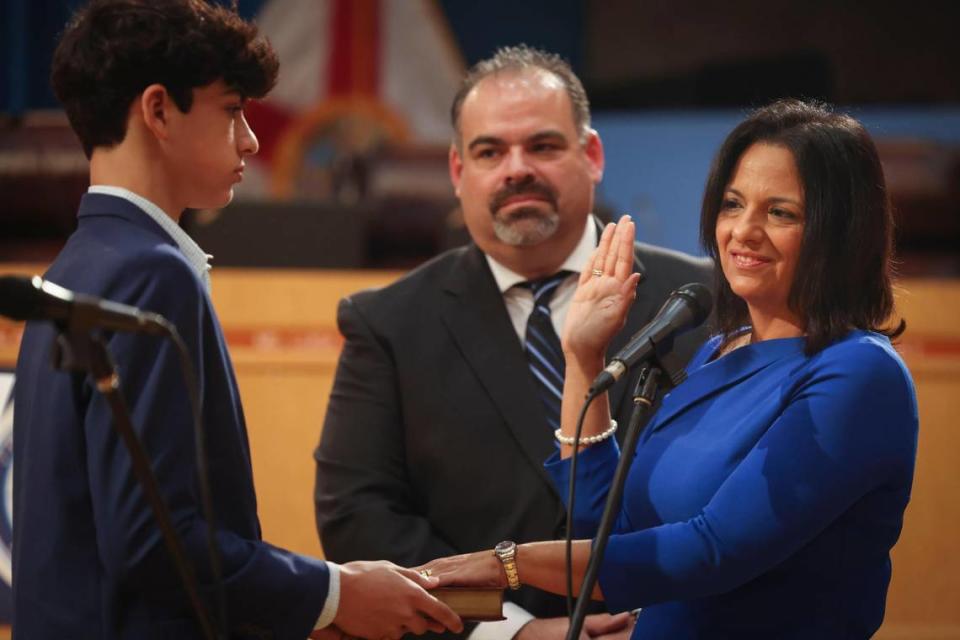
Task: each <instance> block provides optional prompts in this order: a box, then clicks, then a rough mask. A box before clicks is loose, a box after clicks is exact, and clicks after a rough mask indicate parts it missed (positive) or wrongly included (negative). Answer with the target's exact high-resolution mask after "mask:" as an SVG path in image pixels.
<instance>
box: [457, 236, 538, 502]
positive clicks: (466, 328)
mask: <svg viewBox="0 0 960 640" xmlns="http://www.w3.org/2000/svg"><path fill="white" fill-rule="evenodd" d="M440 313H441V317H442V319H443V322H444V324H445V325H446V326H447V329H448V330H449V331H450V333H451V335H452V336H453V339H454V341H455V342H456V344H457V347H458V348H459V350H460V352H461V353H462V354H463V358H464V360H465V361H466V362H467V364H468V365H469V366H470V368H471V369H473V371H474V373H475V374H476V377H477V381H478V383H479V384H478V391H482V392H484V393H486V394H487V396H488V397H489V398H490V400H491V401H492V402H493V404H494V405H495V406H496V407H497V409H498V411H499V412H500V414H501V415H502V416H503V420H504V422H505V423H506V425H507V427H508V428H509V429H510V433H511V435H512V436H513V438H514V439H515V440H516V441H517V444H518V445H519V446H520V449H521V450H522V451H523V453H524V454H525V455H526V457H527V458H528V459H529V461H530V464H532V465H533V466H534V467H535V468H536V469H537V471H538V473H539V474H540V476H541V477H542V478H543V481H544V482H545V483H546V484H547V486H549V487H550V489H551V491H554V488H553V482H552V481H551V480H550V477H549V476H548V475H547V473H546V471H545V470H544V468H543V462H544V460H546V459H547V458H548V457H549V456H550V454H551V453H553V451H554V445H553V437H552V434H550V432H549V427H548V425H547V418H546V415H545V414H544V411H543V408H542V406H541V404H540V401H539V399H538V398H539V396H538V392H537V389H536V387H535V385H534V383H533V380H532V378H531V376H530V375H528V374H527V360H526V356H525V355H524V353H523V345H522V344H521V343H520V340H519V338H518V337H517V334H516V331H515V330H514V328H513V324H512V323H511V322H510V317H509V315H508V314H507V310H506V307H505V306H504V303H503V296H502V294H501V293H500V291H499V290H498V288H497V286H496V282H495V281H494V279H493V275H492V274H491V273H490V269H489V266H488V265H487V263H486V260H485V259H484V256H483V253H482V252H481V251H480V249H479V248H477V247H476V246H475V245H471V246H470V247H469V248H468V249H467V251H466V253H465V254H464V255H463V258H462V260H461V261H460V263H459V264H458V265H457V267H456V268H455V269H454V270H452V271H451V273H450V276H449V277H448V278H447V281H446V282H445V283H444V295H443V297H442V299H441V308H440ZM491 428H494V425H491ZM554 492H555V491H554Z"/></svg>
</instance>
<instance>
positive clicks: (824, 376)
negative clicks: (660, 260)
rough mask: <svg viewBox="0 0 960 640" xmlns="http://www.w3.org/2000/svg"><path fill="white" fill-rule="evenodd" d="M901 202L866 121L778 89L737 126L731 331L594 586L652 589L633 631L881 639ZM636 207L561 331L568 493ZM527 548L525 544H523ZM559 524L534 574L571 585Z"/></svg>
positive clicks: (657, 420)
mask: <svg viewBox="0 0 960 640" xmlns="http://www.w3.org/2000/svg"><path fill="white" fill-rule="evenodd" d="M892 234H893V221H892V215H891V211H890V207H889V202H888V199H887V194H886V189H885V186H884V177H883V171H882V168H881V166H880V161H879V158H878V156H877V152H876V148H875V146H874V144H873V142H872V140H871V139H870V137H869V135H868V134H867V133H866V131H865V130H864V128H863V127H862V125H860V124H859V123H858V122H857V121H856V120H854V119H852V118H850V117H848V116H845V115H841V114H837V113H833V112H831V111H829V110H828V109H826V108H825V107H823V106H820V105H814V104H809V103H804V102H800V101H796V100H785V101H778V102H776V103H773V104H771V105H769V106H767V107H764V108H762V109H759V110H758V111H756V112H754V113H753V114H752V115H751V116H749V117H748V118H747V119H746V120H745V121H744V122H743V123H741V124H740V125H739V126H737V127H736V128H735V129H734V130H733V132H732V133H731V134H730V135H729V136H728V138H727V139H726V141H725V142H724V144H723V146H722V147H721V149H720V151H719V152H718V154H717V157H716V158H715V160H714V163H713V166H712V168H711V172H710V176H709V178H708V181H707V186H706V190H705V194H704V201H703V210H702V216H701V238H702V241H703V244H704V246H705V248H706V250H707V252H708V253H709V254H710V255H711V256H712V257H713V258H714V260H715V261H716V262H717V263H718V265H719V266H720V269H718V274H717V283H716V296H717V300H716V305H715V312H716V327H717V334H716V336H715V337H714V338H713V339H711V340H710V341H708V342H707V343H706V344H705V345H704V346H703V347H702V348H701V349H700V351H699V352H698V353H697V354H696V355H695V356H694V358H693V360H692V361H691V362H690V364H689V365H688V368H687V370H688V379H687V380H686V381H685V382H684V383H682V384H681V385H679V386H678V387H677V388H675V389H674V390H672V391H671V392H670V393H669V394H667V395H666V396H665V397H664V399H663V404H662V406H661V408H660V409H659V411H658V412H657V414H656V415H655V417H654V418H653V420H652V421H651V422H650V424H649V425H648V426H647V428H646V429H645V431H644V433H643V434H642V435H641V439H640V443H639V445H638V446H637V448H636V451H634V452H632V453H631V454H630V455H632V456H633V460H632V465H631V470H630V474H629V476H628V479H627V485H626V490H625V494H624V499H623V504H622V508H621V511H620V514H619V518H618V521H617V524H616V526H615V529H614V533H613V535H612V536H611V538H610V541H609V545H608V547H607V551H606V554H605V557H604V560H603V563H602V565H601V567H600V572H599V581H598V585H597V587H596V588H595V590H594V592H593V595H594V597H595V598H597V599H603V600H604V601H605V603H606V606H607V608H608V609H609V610H610V611H611V612H617V611H628V610H633V609H637V608H641V611H640V614H639V615H638V617H637V620H636V624H635V627H634V630H633V634H632V637H633V638H642V639H644V640H648V639H652V638H670V639H672V640H677V639H686V638H691V639H693V638H696V639H706V638H717V639H721V638H737V639H741V638H811V639H817V640H831V639H848V638H850V639H853V638H869V637H870V636H871V635H872V634H873V633H874V632H875V631H876V630H877V629H878V628H879V626H880V624H881V622H882V620H883V612H884V605H885V600H886V592H887V586H888V584H889V581H890V573H891V564H890V549H891V548H892V547H893V545H894V543H895V542H896V540H897V538H898V536H899V534H900V529H901V526H902V522H903V512H904V509H905V507H906V505H907V502H908V500H909V497H910V488H911V483H912V478H913V469H914V461H915V456H916V443H917V428H918V421H917V404H916V396H915V392H914V388H913V383H912V380H911V378H910V374H909V372H908V371H907V369H906V367H905V365H904V363H903V361H902V360H901V358H900V357H899V355H898V354H897V352H896V351H895V350H894V348H893V347H892V346H891V343H890V339H891V338H895V337H896V336H898V335H899V334H900V333H901V332H902V331H903V329H904V323H903V322H902V321H901V322H899V323H898V324H894V325H893V326H892V327H891V326H890V325H888V324H887V323H888V322H889V318H890V316H891V313H892V312H893V295H892V291H891V278H892V266H891V264H892V255H891V254H892ZM633 235H634V228H633V224H632V223H631V222H630V221H629V220H628V219H627V218H626V217H624V218H623V219H621V220H620V222H618V223H617V224H616V225H609V227H608V228H607V229H606V230H605V231H604V233H603V235H602V239H601V241H600V244H599V246H598V248H597V251H596V253H595V255H594V259H593V269H592V271H585V272H584V273H583V274H581V278H580V284H579V288H578V290H577V293H576V296H575V298H574V302H573V304H572V306H571V309H570V312H569V314H568V317H567V322H566V327H565V329H564V335H563V338H562V343H563V347H564V355H565V357H566V361H567V377H566V381H565V387H564V404H563V420H562V427H561V430H560V433H558V440H559V443H558V451H557V453H556V454H555V455H554V456H553V457H552V458H551V459H549V460H548V461H547V462H546V466H547V469H548V470H549V472H550V474H551V475H552V477H553V479H554V481H555V483H556V486H557V489H558V491H559V492H560V493H561V495H566V487H567V482H568V477H569V471H570V469H569V460H568V457H569V456H570V455H571V453H572V446H571V445H570V444H565V442H568V440H567V439H568V438H570V436H572V434H573V432H574V427H575V423H576V419H577V414H578V412H579V409H580V403H581V399H582V398H583V397H584V395H585V393H586V390H587V388H588V387H589V385H590V382H591V381H592V380H593V378H594V377H595V376H596V375H597V374H598V373H599V372H600V371H601V370H602V368H603V367H604V365H605V362H604V353H605V351H606V347H607V345H608V343H609V342H610V339H611V338H612V337H613V335H614V334H616V332H617V331H618V330H619V329H620V328H621V327H622V326H623V321H624V317H625V314H626V311H627V309H628V307H629V305H630V303H631V302H632V300H633V297H634V295H635V294H634V289H635V287H636V284H637V283H636V276H635V275H632V274H631V272H632V269H631V259H632V257H631V256H632V252H631V246H632V241H633ZM610 424H611V422H610V410H609V406H608V404H607V402H606V401H605V399H604V398H603V397H601V398H599V399H598V400H597V401H595V402H594V404H593V406H592V407H591V409H590V411H589V412H588V414H587V417H586V420H585V423H584V431H583V433H584V435H586V436H593V437H594V438H593V439H594V440H595V442H592V443H591V444H589V445H587V446H581V448H580V453H579V458H578V460H579V461H578V470H577V499H576V502H575V512H574V514H573V518H574V523H575V530H574V535H575V537H577V538H582V539H581V540H578V541H576V542H575V543H574V556H573V560H574V588H575V590H577V589H579V582H580V580H581V578H582V575H583V572H584V569H585V567H586V563H587V558H588V555H589V550H590V544H591V541H590V538H591V537H592V536H593V535H594V534H595V533H596V528H597V523H598V521H599V518H600V513H601V511H602V508H603V503H604V500H605V499H606V495H607V492H608V489H609V485H610V482H611V479H612V476H613V470H614V468H615V466H616V464H617V461H618V458H619V456H620V452H619V451H618V447H617V444H616V440H615V439H614V438H611V437H604V434H608V433H609V432H610V429H609V428H608V427H609V425H610ZM506 546H509V545H506ZM563 546H564V545H563V543H562V542H554V541H551V542H539V543H532V544H523V545H518V546H517V547H516V558H515V560H516V570H517V574H518V576H519V580H520V581H521V582H522V583H524V584H528V585H531V586H534V587H537V588H541V589H544V590H548V591H551V592H554V593H564V592H565V590H566V579H565V574H564V549H563ZM427 568H429V569H431V570H432V571H433V573H434V575H439V576H440V579H441V584H464V585H484V584H487V585H491V584H492V585H500V586H506V585H507V583H508V580H507V576H506V573H505V571H504V567H503V566H502V562H501V560H500V559H498V558H497V557H496V556H494V555H493V554H491V553H489V552H480V553H476V554H467V555H464V556H457V557H454V558H447V559H442V560H438V561H434V562H433V563H430V564H429V565H427Z"/></svg>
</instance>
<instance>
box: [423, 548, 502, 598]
mask: <svg viewBox="0 0 960 640" xmlns="http://www.w3.org/2000/svg"><path fill="white" fill-rule="evenodd" d="M414 570H415V571H419V572H421V573H424V572H428V573H427V575H430V576H433V577H436V578H439V579H440V584H439V585H437V586H440V587H494V588H498V589H505V588H506V587H507V574H506V572H505V571H504V569H503V564H502V563H501V562H500V560H499V559H498V558H497V556H496V555H494V553H493V551H477V552H476V553H464V554H461V555H459V556H450V557H447V558H437V559H436V560H431V561H430V562H428V563H427V564H425V565H422V566H419V567H414Z"/></svg>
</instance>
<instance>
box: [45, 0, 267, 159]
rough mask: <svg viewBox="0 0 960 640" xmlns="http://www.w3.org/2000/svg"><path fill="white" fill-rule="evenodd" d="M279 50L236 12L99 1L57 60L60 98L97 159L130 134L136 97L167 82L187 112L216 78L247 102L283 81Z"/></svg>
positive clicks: (197, 2) (201, 0) (79, 16)
mask: <svg viewBox="0 0 960 640" xmlns="http://www.w3.org/2000/svg"><path fill="white" fill-rule="evenodd" d="M278 68H279V63H278V61H277V56H276V53H274V51H273V48H272V47H271V46H270V44H269V43H268V42H267V41H266V39H264V38H262V37H258V35H257V29H256V27H255V26H254V25H253V24H251V23H249V22H247V21H245V20H243V19H242V18H241V17H240V16H239V15H237V13H236V11H234V10H231V9H228V8H226V7H223V6H220V5H217V4H213V3H210V2H206V1H205V0H93V1H92V2H90V3H89V4H87V5H86V6H85V7H83V8H82V9H80V10H79V11H78V12H77V13H76V14H75V15H74V16H73V18H72V19H71V20H70V22H69V23H68V24H67V27H66V29H65V31H64V33H63V35H62V37H61V38H60V42H59V44H58V45H57V49H56V51H55V52H54V54H53V66H52V71H51V74H50V80H51V84H52V85H53V90H54V93H55V94H56V95H57V98H58V99H59V100H60V102H61V103H62V104H63V106H64V109H65V110H66V112H67V118H68V119H69V120H70V125H71V126H72V127H73V130H74V131H75V132H76V134H77V136H78V137H79V138H80V142H81V144H82V145H83V150H84V153H86V154H87V157H90V155H91V153H92V152H93V149H94V147H99V146H104V147H110V146H113V145H116V144H118V143H120V142H122V141H123V139H124V137H125V136H126V129H127V114H128V111H129V109H130V104H131V103H132V102H133V100H134V98H136V96H137V95H139V94H140V93H141V92H142V91H143V90H144V89H146V88H147V87H148V86H150V85H151V84H155V83H156V84H162V85H163V86H164V87H165V88H166V90H167V92H168V93H169V94H170V97H171V99H172V100H173V101H174V102H175V103H176V105H177V107H178V108H179V109H180V111H182V112H184V113H186V112H188V111H189V110H190V107H191V106H192V103H193V90H194V89H195V88H198V87H204V86H207V85H209V84H211V83H212V82H215V81H217V80H223V82H224V83H225V84H226V85H227V86H228V87H230V88H231V89H233V90H235V91H237V92H238V93H239V94H240V95H241V96H243V97H250V98H259V97H262V96H264V95H266V94H267V92H269V91H270V89H272V88H273V85H274V84H275V82H276V79H277V70H278Z"/></svg>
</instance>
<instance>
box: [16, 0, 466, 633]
mask: <svg viewBox="0 0 960 640" xmlns="http://www.w3.org/2000/svg"><path fill="white" fill-rule="evenodd" d="M277 70H278V62H277V58H276V55H275V53H274V52H273V50H272V49H271V47H270V45H269V44H268V43H267V42H266V41H265V40H264V39H263V38H260V37H258V35H257V32H256V28H255V27H254V26H253V25H251V24H250V23H247V22H245V21H244V20H242V19H241V18H240V17H238V16H237V15H236V14H235V13H234V12H231V11H230V10H228V9H225V8H224V7H221V6H219V5H215V4H208V3H207V2H204V1H203V0H162V1H158V0H94V1H93V2H91V3H90V4H89V5H87V6H86V7H84V8H83V9H82V10H80V11H79V12H78V13H77V15H76V16H75V17H74V19H73V20H72V21H71V23H70V24H69V25H68V26H67V28H66V30H65V32H64V35H63V36H62V39H61V41H60V43H59V45H58V48H57V51H56V53H55V54H54V60H53V72H52V82H53V86H54V90H55V92H56V94H57V97H58V98H59V100H60V101H61V102H62V103H63V105H64V108H65V110H66V112H67V116H68V118H69V120H70V124H71V126H72V127H73V129H74V131H75V132H76V133H77V135H78V137H79V138H80V141H81V143H82V145H83V148H84V152H85V153H86V155H87V157H88V158H89V159H90V183H91V187H90V189H89V191H88V193H87V194H86V195H85V196H84V197H83V200H82V201H81V203H80V209H79V214H78V228H77V230H76V232H75V233H74V234H73V235H72V236H71V237H70V239H69V240H68V241H67V244H66V246H65V247H64V249H63V251H62V252H61V253H60V255H59V256H58V257H57V259H56V260H55V261H54V263H53V264H52V266H51V267H50V269H49V271H48V272H47V274H46V278H48V279H49V280H51V281H53V282H55V283H57V284H60V285H62V286H65V287H67V288H68V289H71V290H74V291H78V292H82V293H87V294H92V295H95V296H99V297H102V298H108V299H111V300H116V301H120V302H123V303H126V304H129V305H134V306H136V307H139V308H141V309H145V310H149V311H153V312H157V313H160V314H162V315H164V316H166V318H167V319H169V320H170V321H171V322H173V323H174V324H175V325H176V326H177V327H178V329H179V331H180V333H181V335H182V337H183V339H184V341H185V342H186V344H187V346H188V348H189V350H190V354H191V357H192V358H193V365H194V367H195V368H196V371H197V372H198V375H199V378H200V389H201V405H202V414H203V421H204V425H205V429H206V431H205V438H206V440H205V443H206V451H207V456H208V460H209V478H210V484H211V488H212V493H213V498H214V512H215V516H214V517H215V519H216V522H215V523H214V524H215V527H216V531H217V546H218V547H219V553H220V557H221V560H222V573H223V584H224V590H225V596H226V609H227V620H226V624H227V626H228V628H227V629H225V630H224V631H225V632H226V634H227V635H229V637H231V638H236V637H256V638H291V639H294V638H296V639H297V640H300V639H303V638H306V637H307V636H308V635H310V636H312V637H315V638H328V637H331V638H336V637H340V636H341V635H342V634H343V633H346V634H350V635H355V636H363V637H376V638H380V637H399V636H400V635H401V634H402V633H404V632H409V631H412V632H415V633H423V632H425V631H426V630H427V629H432V630H435V631H441V630H443V629H444V628H451V629H459V628H460V621H459V619H458V618H457V617H456V615H454V614H453V612H452V611H450V610H449V609H448V608H447V607H445V606H444V605H442V604H440V603H439V602H438V601H436V600H435V599H434V598H432V597H431V596H430V595H429V594H427V593H426V592H425V591H424V589H423V588H424V587H430V586H433V584H434V582H435V580H434V579H432V578H425V577H423V576H420V575H418V574H416V573H415V572H413V571H410V570H406V569H401V568H399V567H396V566H395V565H392V564H390V563H385V562H382V563H348V564H345V565H342V566H337V565H333V564H330V563H326V562H324V561H322V560H319V559H315V558H310V557H306V556H302V555H299V554H296V553H292V552H289V551H286V550H283V549H279V548H276V547H274V546H271V545H270V544H268V543H266V542H264V541H263V540H262V539H261V533H260V525H259V522H258V519H257V513H256V496H255V493H254V487H253V478H252V473H251V464H250V450H249V446H248V442H247V434H246V427H245V424H244V417H243V410H242V408H241V404H240V398H239V394H238V389H237V383H236V379H235V377H234V373H233V368H232V365H231V362H230V357H229V354H228V353H227V348H226V344H225V342H224V338H223V334H222V332H221V329H220V325H219V322H218V320H217V317H216V314H215V312H214V310H213V307H212V305H211V302H210V297H209V275H208V269H209V267H208V265H207V259H208V256H206V255H205V254H204V253H203V251H202V250H200V248H199V247H198V246H197V245H196V244H195V243H194V242H193V241H192V240H191V239H190V238H189V237H188V236H187V235H186V234H184V233H183V231H182V230H181V229H180V228H179V227H178V226H177V221H178V219H179V217H180V215H181V213H182V212H183V210H184V209H185V208H187V207H191V208H207V207H222V206H224V205H225V204H227V203H228V202H229V201H230V199H231V198H232V195H233V187H234V185H235V184H237V183H238V182H240V181H241V180H242V179H243V169H244V158H245V157H246V156H248V155H250V154H253V153H256V151H257V139H256V137H255V136H254V134H253V132H252V131H251V130H250V128H249V127H248V125H247V122H246V120H245V119H244V113H243V108H244V104H245V101H246V100H247V99H249V98H257V97H261V96H263V95H264V94H266V93H267V92H268V91H269V90H270V88H271V87H272V86H273V84H274V82H275V79H276V75H277ZM54 338H55V333H54V329H53V328H52V327H51V326H49V325H48V324H45V323H36V324H28V326H27V328H26V330H25V333H24V337H23V342H22V346H21V351H20V357H19V360H18V365H17V382H18V384H17V389H16V407H17V410H16V415H15V424H14V434H15V435H14V442H15V458H16V461H17V464H16V467H15V471H14V473H15V481H14V487H15V489H14V492H15V493H14V544H13V554H14V557H13V573H14V577H13V583H14V637H15V638H18V639H20V638H30V639H31V640H37V639H43V638H118V639H119V638H137V639H138V640H139V639H145V638H193V637H200V630H199V627H198V625H197V622H196V620H195V618H194V615H193V612H192V609H191V605H190V602H189V600H188V599H187V597H186V595H185V593H184V591H183V589H182V587H181V584H180V582H179V579H178V576H177V573H176V571H175V569H174V565H173V563H172V562H171V559H170V557H169V555H168V553H167V550H166V548H165V547H164V544H163V540H162V538H161V535H160V530H159V528H158V527H157V525H156V523H155V522H154V519H153V516H152V514H151V511H150V507H149V504H148V502H147V500H146V499H145V497H144V494H143V492H142V491H141V488H140V485H139V484H138V483H137V481H136V478H135V475H134V473H133V470H132V467H131V462H130V458H129V456H128V454H127V451H126V449H125V448H124V447H123V446H122V445H121V442H120V440H119V438H118V436H117V435H116V433H115V432H114V430H113V427H112V418H111V415H110V412H109V410H108V407H107V404H106V402H105V401H104V400H103V398H102V397H101V396H100V395H99V394H98V393H96V392H95V390H94V387H93V382H92V380H91V379H90V378H89V377H86V376H83V375H81V374H73V373H64V372H60V371H56V370H54V369H53V367H52V366H51V364H50V359H49V352H50V348H51V345H52V343H53V341H54ZM105 338H106V339H107V344H108V347H109V350H110V352H111V353H112V354H113V356H114V359H115V360H116V362H117V365H118V370H119V374H120V377H121V379H122V383H123V392H124V395H125V397H126V400H127V403H128V405H129V408H130V412H131V415H132V418H133V422H134V425H135V427H136V429H137V432H138V435H139V437H140V439H141V440H142V442H143V444H144V446H145V448H146V450H147V452H148V454H149V456H150V460H151V463H152V467H153V471H154V473H155V475H156V477H157V480H158V484H159V487H160V492H161V494H162V496H163V498H164V500H165V501H166V503H167V505H168V507H169V509H170V512H171V514H172V520H173V524H174V527H175V529H176V531H177V533H178V534H179V537H180V538H181V540H182V542H183V545H184V548H185V550H186V555H187V557H188V560H189V561H190V563H191V564H192V566H193V568H194V570H195V571H196V573H197V577H198V579H199V582H200V587H201V591H202V592H203V594H204V595H205V596H211V595H212V580H211V576H210V572H209V569H208V567H209V563H208V560H207V543H206V533H205V532H206V521H205V519H204V517H203V514H202V511H201V509H200V506H199V502H200V501H199V497H198V491H197V469H196V465H195V463H194V460H195V449H194V444H193V432H192V421H191V417H190V416H191V413H190V406H189V404H188V400H187V394H186V387H185V385H184V382H183V379H182V376H181V374H180V372H179V367H178V363H177V356H176V353H175V351H174V350H173V348H172V345H171V344H170V343H169V342H168V341H165V340H162V339H159V338H154V337H145V336H139V335H130V334H106V335H105ZM208 604H209V603H208ZM208 608H209V606H208Z"/></svg>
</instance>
